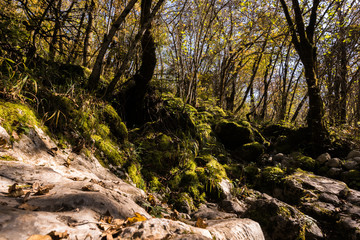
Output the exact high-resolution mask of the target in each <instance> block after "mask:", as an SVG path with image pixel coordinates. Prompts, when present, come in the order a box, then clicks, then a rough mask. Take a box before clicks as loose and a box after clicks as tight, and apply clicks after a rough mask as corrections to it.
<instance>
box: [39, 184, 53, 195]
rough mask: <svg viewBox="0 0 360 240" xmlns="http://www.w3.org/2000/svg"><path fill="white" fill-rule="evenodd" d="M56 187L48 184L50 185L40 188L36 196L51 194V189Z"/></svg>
mask: <svg viewBox="0 0 360 240" xmlns="http://www.w3.org/2000/svg"><path fill="white" fill-rule="evenodd" d="M54 187H55V185H54V184H48V185H45V186H40V187H39V188H38V190H37V192H36V193H35V194H34V195H45V194H47V193H49V191H50V190H51V189H53V188H54Z"/></svg>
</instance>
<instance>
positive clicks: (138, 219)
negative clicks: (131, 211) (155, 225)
mask: <svg viewBox="0 0 360 240" xmlns="http://www.w3.org/2000/svg"><path fill="white" fill-rule="evenodd" d="M146 220H147V218H146V217H144V216H143V215H141V214H140V213H137V212H135V217H129V218H128V219H126V225H127V226H129V225H131V224H133V223H136V222H142V221H146Z"/></svg>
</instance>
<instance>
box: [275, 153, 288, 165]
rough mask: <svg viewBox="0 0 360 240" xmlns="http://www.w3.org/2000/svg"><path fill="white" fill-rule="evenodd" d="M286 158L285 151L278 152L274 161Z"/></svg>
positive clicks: (279, 161)
mask: <svg viewBox="0 0 360 240" xmlns="http://www.w3.org/2000/svg"><path fill="white" fill-rule="evenodd" d="M285 158H286V156H285V155H284V154H283V153H277V154H276V155H275V156H273V161H274V162H278V163H281V162H282V161H283V160H284V159H285Z"/></svg>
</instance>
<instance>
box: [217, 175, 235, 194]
mask: <svg viewBox="0 0 360 240" xmlns="http://www.w3.org/2000/svg"><path fill="white" fill-rule="evenodd" d="M217 185H218V189H220V194H221V196H222V198H223V199H231V198H232V194H231V191H232V188H233V185H232V183H231V182H230V181H229V180H228V179H222V180H221V181H220V182H219V183H218V184H217Z"/></svg>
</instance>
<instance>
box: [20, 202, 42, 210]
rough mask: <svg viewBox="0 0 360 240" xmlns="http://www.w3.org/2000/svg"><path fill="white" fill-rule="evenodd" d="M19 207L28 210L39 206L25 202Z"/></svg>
mask: <svg viewBox="0 0 360 240" xmlns="http://www.w3.org/2000/svg"><path fill="white" fill-rule="evenodd" d="M18 209H23V210H28V211H35V210H37V209H39V207H37V206H33V205H30V204H28V203H23V204H21V205H20V206H18Z"/></svg>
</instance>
